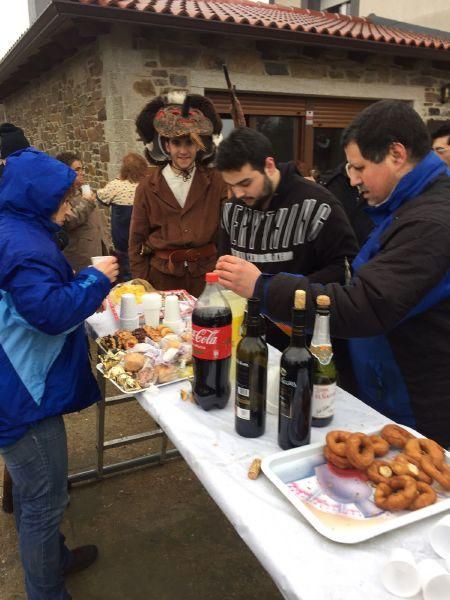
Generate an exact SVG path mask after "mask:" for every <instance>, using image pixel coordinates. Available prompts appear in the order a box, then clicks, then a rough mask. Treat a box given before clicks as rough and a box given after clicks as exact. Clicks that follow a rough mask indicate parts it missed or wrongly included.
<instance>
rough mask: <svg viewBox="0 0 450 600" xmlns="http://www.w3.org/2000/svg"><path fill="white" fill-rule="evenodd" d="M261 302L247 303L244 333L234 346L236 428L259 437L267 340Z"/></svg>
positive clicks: (263, 425)
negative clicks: (263, 334)
mask: <svg viewBox="0 0 450 600" xmlns="http://www.w3.org/2000/svg"><path fill="white" fill-rule="evenodd" d="M259 310H260V302H259V299H258V298H250V300H249V301H248V303H247V317H246V321H245V335H244V337H243V338H242V339H241V341H240V342H239V344H238V346H237V349H236V401H235V404H236V412H235V428H236V432H237V433H238V434H239V435H242V436H243V437H259V436H260V435H262V434H263V433H264V431H265V428H266V392H267V359H268V350H267V344H266V342H265V341H264V340H263V338H262V336H261V334H262V328H261V317H260V314H259Z"/></svg>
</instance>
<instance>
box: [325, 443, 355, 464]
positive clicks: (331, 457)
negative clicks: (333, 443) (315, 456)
mask: <svg viewBox="0 0 450 600" xmlns="http://www.w3.org/2000/svg"><path fill="white" fill-rule="evenodd" d="M323 455H324V457H325V459H326V460H327V461H328V462H329V463H331V464H332V465H333V466H335V467H338V468H339V469H351V468H352V465H351V464H350V462H349V461H348V460H347V458H345V457H342V456H339V455H338V454H335V453H334V452H332V451H331V450H330V449H329V448H328V446H325V447H324V449H323Z"/></svg>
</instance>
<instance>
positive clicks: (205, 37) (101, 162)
mask: <svg viewBox="0 0 450 600" xmlns="http://www.w3.org/2000/svg"><path fill="white" fill-rule="evenodd" d="M224 62H225V63H226V64H227V65H228V68H229V70H230V73H231V75H232V78H233V81H234V83H235V84H236V85H237V87H238V89H239V90H240V91H248V92H261V93H272V94H283V93H286V94H299V95H303V96H304V95H306V96H310V95H313V96H328V97H338V98H345V97H348V98H361V99H364V98H369V99H381V98H398V99H404V100H409V101H411V102H413V104H414V107H415V109H416V110H417V111H418V112H419V113H420V114H421V116H422V117H423V118H424V119H425V120H428V119H430V118H432V119H450V104H441V103H440V88H441V86H442V85H443V84H445V83H447V82H448V81H449V78H450V71H448V70H447V71H445V70H442V68H441V67H440V68H438V64H437V63H432V62H430V61H425V60H416V59H410V58H396V57H391V56H387V55H364V54H362V53H356V52H353V53H352V52H350V53H348V52H346V51H344V50H333V51H330V50H321V49H316V48H311V49H309V48H302V47H300V46H298V45H294V44H282V43H268V42H262V41H257V40H249V39H245V38H240V37H231V36H228V37H225V36H219V35H213V34H207V33H204V34H196V33H190V32H188V31H167V30H162V29H152V28H143V27H142V28H140V27H132V26H123V25H121V26H114V27H112V29H111V32H110V33H108V34H103V35H101V36H99V37H98V40H97V43H95V44H91V45H90V46H88V47H85V48H83V50H81V51H79V52H78V53H77V54H76V56H74V57H73V58H72V59H70V60H66V61H65V62H63V63H61V64H60V65H59V67H54V69H53V71H52V72H51V73H48V74H46V75H44V76H42V77H41V78H39V79H36V80H33V81H31V82H30V83H29V84H28V85H27V86H26V87H24V88H23V89H22V90H21V91H20V92H18V93H16V94H14V95H13V96H11V97H10V98H8V99H7V100H6V101H5V111H6V117H7V119H8V120H10V121H12V122H14V123H17V124H19V125H21V126H22V127H23V128H24V129H25V131H26V133H27V135H28V136H29V138H30V140H31V141H32V142H33V143H34V144H35V145H36V146H37V147H39V148H41V149H44V150H46V151H48V152H50V153H51V154H55V153H56V152H59V151H61V150H74V151H78V152H80V154H81V156H82V158H83V160H84V161H85V163H86V165H87V168H88V169H89V171H90V177H89V179H90V181H91V182H92V183H93V184H94V185H98V184H102V183H104V182H105V181H106V180H107V179H111V178H112V177H115V176H116V175H117V172H118V170H119V166H120V161H121V158H122V156H123V155H124V154H126V153H127V152H130V151H137V152H142V150H143V147H142V143H141V142H140V141H139V140H138V139H137V135H136V132H135V127H134V120H135V117H136V115H137V114H138V112H139V111H140V110H141V109H142V107H143V106H144V105H145V104H146V103H147V102H149V101H150V100H151V99H152V98H154V97H155V96H156V95H159V94H163V93H166V92H168V91H170V90H173V89H177V90H179V89H182V90H191V91H192V92H198V93H203V92H204V91H205V90H223V89H225V82H224V78H223V74H222V69H221V65H222V63H224Z"/></svg>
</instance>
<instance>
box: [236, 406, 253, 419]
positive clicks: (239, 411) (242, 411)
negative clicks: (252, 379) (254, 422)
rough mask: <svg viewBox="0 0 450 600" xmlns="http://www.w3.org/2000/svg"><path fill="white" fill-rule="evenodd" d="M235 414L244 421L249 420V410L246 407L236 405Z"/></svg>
mask: <svg viewBox="0 0 450 600" xmlns="http://www.w3.org/2000/svg"><path fill="white" fill-rule="evenodd" d="M236 416H237V417H239V419H244V421H250V411H249V409H248V408H242V407H240V406H237V405H236Z"/></svg>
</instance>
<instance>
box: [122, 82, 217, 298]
mask: <svg viewBox="0 0 450 600" xmlns="http://www.w3.org/2000/svg"><path fill="white" fill-rule="evenodd" d="M136 128H137V131H138V133H139V135H140V137H141V139H142V141H143V142H144V143H145V144H146V156H147V159H148V160H149V161H150V162H151V163H152V164H155V165H158V168H156V169H152V170H151V172H150V175H149V176H148V177H146V178H145V179H144V181H143V182H142V183H141V184H140V185H139V186H138V188H137V190H136V198H135V202H134V208H133V213H132V217H131V228H130V249H129V257H130V266H131V274H132V276H133V277H139V278H141V279H146V280H147V281H149V282H150V283H151V284H152V285H153V286H154V287H155V288H156V289H158V290H171V289H185V290H187V291H188V292H190V293H191V294H193V295H194V296H199V295H200V293H201V292H202V290H203V288H204V286H205V281H204V279H205V273H207V272H208V271H210V270H212V269H213V268H214V265H215V263H216V259H217V247H216V243H217V233H218V228H219V219H220V209H221V205H222V202H223V200H224V198H225V197H226V187H225V184H224V183H223V181H222V177H221V175H220V173H219V172H218V171H217V170H216V169H214V168H212V166H211V164H212V161H213V159H214V155H215V143H214V141H213V137H214V136H215V135H219V134H220V131H221V129H222V121H221V119H220V117H219V116H218V114H217V113H216V111H215V109H214V106H213V104H212V102H211V101H210V100H208V99H207V98H204V97H203V96H200V95H198V94H188V95H181V96H180V95H177V96H175V95H170V96H169V97H168V98H163V97H158V98H156V99H155V100H152V102H150V103H149V104H147V106H145V107H144V109H143V110H142V112H141V113H140V114H139V115H138V117H137V119H136Z"/></svg>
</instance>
